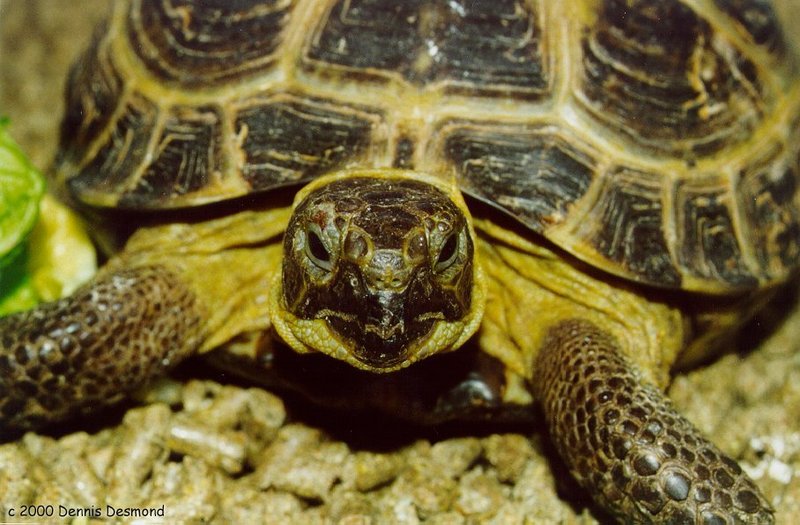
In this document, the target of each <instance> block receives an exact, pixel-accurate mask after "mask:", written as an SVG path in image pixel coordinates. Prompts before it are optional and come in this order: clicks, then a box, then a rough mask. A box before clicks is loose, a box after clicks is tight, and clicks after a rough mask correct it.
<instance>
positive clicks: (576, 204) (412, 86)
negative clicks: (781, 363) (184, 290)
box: [56, 0, 800, 292]
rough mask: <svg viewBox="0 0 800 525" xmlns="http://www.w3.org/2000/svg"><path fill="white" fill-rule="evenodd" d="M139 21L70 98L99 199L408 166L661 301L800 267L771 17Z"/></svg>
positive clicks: (488, 9)
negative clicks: (455, 184) (660, 295)
mask: <svg viewBox="0 0 800 525" xmlns="http://www.w3.org/2000/svg"><path fill="white" fill-rule="evenodd" d="M119 5H120V6H122V7H118V8H117V10H116V11H115V17H114V19H113V20H112V21H111V22H110V24H109V27H110V28H111V29H110V30H109V31H110V32H109V33H107V36H103V34H102V33H101V34H99V35H98V36H97V37H96V38H95V44H94V46H93V49H92V50H90V51H89V53H88V54H87V55H86V56H85V57H84V58H83V59H82V60H81V61H80V62H79V63H78V64H77V65H76V67H75V69H74V70H73V73H72V77H71V80H70V88H69V97H68V106H69V107H68V113H67V118H66V120H65V124H64V127H63V133H62V152H61V154H60V156H59V158H58V160H57V163H56V170H57V173H58V175H57V176H58V177H59V180H61V181H64V182H65V184H66V185H67V187H68V188H69V190H70V191H71V193H72V194H73V196H74V197H75V198H76V199H77V200H78V201H82V202H85V203H87V204H91V205H96V206H121V207H127V208H137V209H163V208H173V207H186V206H195V205H198V204H203V203H206V202H213V201H218V200H224V199H230V198H234V197H238V196H241V195H244V194H247V193H253V192H262V191H268V190H270V189H272V188H275V187H281V186H285V185H287V184H294V183H301V182H305V181H308V180H311V179H313V178H315V177H317V176H320V175H322V174H324V173H327V172H330V171H334V170H338V169H342V168H351V167H353V168H356V167H358V168H375V167H387V166H397V167H403V168H408V169H418V170H421V171H426V172H429V173H431V174H433V175H439V176H442V177H447V176H450V175H451V174H452V173H455V175H456V177H457V178H458V181H459V183H460V184H461V186H462V188H463V189H464V191H465V192H467V193H469V194H471V195H473V196H476V197H478V198H480V199H482V200H484V201H487V202H489V203H490V204H492V205H494V206H496V207H498V208H500V209H501V210H503V211H505V212H507V213H508V214H510V215H511V216H513V217H515V218H516V219H518V220H519V221H521V222H522V223H523V224H525V225H526V226H527V227H529V228H531V229H532V230H534V231H536V232H538V233H540V234H542V235H544V236H545V237H547V238H548V239H549V240H551V241H552V242H554V243H555V244H557V245H559V246H561V247H562V248H564V249H565V250H567V251H569V252H572V253H574V254H575V255H577V256H578V257H579V258H582V259H584V260H586V261H588V262H589V263H591V264H593V265H596V266H599V267H600V268H602V269H604V270H606V271H609V272H611V273H615V274H617V275H621V276H623V277H625V278H628V279H633V280H636V281H639V282H644V283H648V284H653V285H657V286H663V287H668V288H685V289H690V290H698V291H704V292H730V291H733V290H746V289H751V288H753V287H756V286H760V285H765V284H771V283H774V282H778V281H780V280H782V279H785V278H786V276H787V275H788V274H790V273H791V272H792V271H793V270H794V269H795V268H796V266H797V264H798V261H800V258H798V257H797V256H796V254H797V253H798V251H800V211H799V210H798V198H800V197H798V195H797V179H798V177H800V173H798V163H799V162H800V160H799V159H798V144H800V133H798V131H797V130H798V128H799V127H800V126H798V122H800V101H798V98H799V95H798V94H799V93H800V87H798V73H797V71H798V69H797V57H796V56H794V55H793V54H792V53H793V49H792V48H791V47H790V46H789V45H787V43H786V42H785V38H784V36H783V34H782V33H781V31H780V30H779V27H780V26H779V23H778V22H779V21H778V18H777V16H776V14H775V13H774V12H773V10H772V7H771V6H770V4H769V3H767V2H764V1H762V0H749V1H748V0H727V1H724V0H716V2H714V3H707V4H703V6H702V9H701V8H700V7H698V8H697V9H698V11H695V10H694V8H692V7H690V6H689V5H688V4H687V3H683V2H681V1H678V0H666V1H664V0H658V1H656V0H627V1H625V0H607V1H605V2H598V3H597V5H596V9H595V7H591V6H594V5H595V4H594V3H586V5H583V4H576V5H575V6H574V10H573V9H566V8H564V7H559V6H558V5H555V4H554V3H551V2H521V1H512V0H504V1H502V2H489V1H478V2H473V1H470V2H466V1H460V0H454V1H451V2H444V3H443V2H437V1H433V0H414V1H412V2H401V3H398V2H390V1H388V0H349V1H343V0H339V1H334V0H331V1H328V2H309V3H307V4H300V5H302V6H307V7H304V8H303V9H299V8H296V6H295V5H294V4H293V3H291V2H288V1H274V2H249V1H237V2H210V3H205V4H204V5H203V6H202V7H194V6H192V5H189V3H187V2H184V1H178V0H174V1H172V0H137V1H132V2H131V3H130V6H128V7H125V4H123V3H120V4H119ZM592 10H594V11H592ZM576 13H579V14H576ZM570 17H572V18H570ZM145 22H146V23H145ZM241 34H252V35H257V36H254V37H252V39H251V40H248V41H246V42H244V41H241V36H240V35H241ZM258 49H261V50H262V51H257V50H258ZM120 50H127V51H125V52H123V51H120ZM562 64H569V65H570V67H566V68H564V67H554V66H555V65H562ZM164 93H169V96H168V97H165V96H164ZM173 99H174V100H173ZM509 101H513V103H509Z"/></svg>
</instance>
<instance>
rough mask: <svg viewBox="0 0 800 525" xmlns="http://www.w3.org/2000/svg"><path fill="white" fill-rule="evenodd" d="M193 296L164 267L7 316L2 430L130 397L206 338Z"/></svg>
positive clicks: (2, 335)
mask: <svg viewBox="0 0 800 525" xmlns="http://www.w3.org/2000/svg"><path fill="white" fill-rule="evenodd" d="M200 319H201V314H200V313H199V312H198V311H197V307H196V302H195V298H194V296H193V294H192V293H191V292H190V291H189V290H188V289H187V288H186V287H185V286H184V285H183V284H182V283H181V281H180V280H179V279H178V278H177V277H176V276H175V275H174V274H173V273H171V272H169V271H168V270H166V269H165V268H164V267H161V266H149V267H142V268H133V269H125V270H120V271H118V272H115V273H111V274H106V275H104V276H102V277H99V278H98V279H97V280H95V281H94V282H92V283H90V284H89V285H87V286H85V287H83V288H82V289H80V290H78V291H77V292H76V293H75V294H73V295H72V296H70V297H68V298H65V299H62V300H60V301H56V302H52V303H48V304H45V305H43V306H41V307H39V308H37V309H35V310H31V311H27V312H21V313H18V314H15V315H11V316H8V317H4V318H2V319H0V429H3V430H4V431H19V430H26V429H31V428H36V427H39V426H42V425H43V424H44V423H47V422H52V421H59V420H64V419H67V418H69V417H70V416H73V415H77V414H82V413H87V412H89V411H92V410H96V409H97V408H99V407H101V406H104V405H108V404H112V403H115V402H117V401H119V400H121V399H123V398H124V397H125V396H126V395H127V394H128V393H130V392H131V390H134V389H136V388H137V387H140V386H141V385H142V384H143V383H144V382H146V381H147V379H149V378H152V377H154V376H157V375H159V374H160V373H162V372H163V371H164V370H166V369H168V368H170V367H172V366H174V365H175V364H176V363H178V362H180V360H181V359H183V358H184V357H186V356H187V355H189V354H191V353H192V352H193V351H194V350H195V349H196V348H197V346H198V345H199V343H200V341H201V335H202V334H201V333H202V328H201V323H200Z"/></svg>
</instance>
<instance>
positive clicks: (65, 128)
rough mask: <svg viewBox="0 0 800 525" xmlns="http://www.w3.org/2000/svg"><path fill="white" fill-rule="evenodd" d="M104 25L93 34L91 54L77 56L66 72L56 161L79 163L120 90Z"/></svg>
mask: <svg viewBox="0 0 800 525" xmlns="http://www.w3.org/2000/svg"><path fill="white" fill-rule="evenodd" d="M106 31H107V24H101V25H100V26H99V27H98V30H97V31H96V32H95V34H94V37H93V41H92V47H93V48H94V49H96V52H95V53H87V54H84V55H83V56H81V57H80V59H79V60H78V61H77V62H76V63H75V65H74V66H73V67H72V69H71V70H70V73H69V78H68V80H67V93H66V113H65V115H64V119H63V120H62V122H61V142H60V145H59V146H60V147H59V152H58V155H59V159H58V162H63V163H72V164H79V163H80V162H81V160H82V159H83V157H84V156H85V155H86V150H87V149H88V148H89V146H90V145H91V143H92V141H93V140H94V139H95V138H96V137H97V136H98V135H100V134H101V133H102V132H103V131H104V129H105V128H106V127H107V126H108V125H109V123H110V122H111V121H112V118H113V115H114V111H115V110H116V108H117V105H118V104H119V100H120V97H121V95H122V89H123V87H124V84H123V80H122V78H121V76H120V73H119V71H118V70H117V69H116V66H115V65H114V63H113V61H112V60H111V56H110V50H109V47H108V45H107V43H106V42H105V41H104V40H105V38H104V37H105V33H106Z"/></svg>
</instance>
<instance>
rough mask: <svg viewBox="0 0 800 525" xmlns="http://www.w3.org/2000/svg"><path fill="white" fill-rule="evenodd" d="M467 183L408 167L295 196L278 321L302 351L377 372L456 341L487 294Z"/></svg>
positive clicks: (326, 181)
mask: <svg viewBox="0 0 800 525" xmlns="http://www.w3.org/2000/svg"><path fill="white" fill-rule="evenodd" d="M473 235H474V234H473V230H472V226H471V219H470V216H469V212H468V210H467V207H466V205H465V204H464V201H463V200H462V198H461V195H460V193H459V192H458V190H457V189H455V188H450V187H448V186H447V185H445V184H443V183H442V182H440V181H438V180H437V179H433V178H431V177H428V176H425V175H421V174H419V173H415V172H409V171H401V170H389V169H385V170H371V171H348V172H342V173H337V174H333V175H330V176H327V177H324V178H322V179H319V180H317V181H315V182H313V183H311V184H310V185H309V186H307V187H306V188H304V189H303V190H302V191H301V192H300V193H299V194H298V196H297V198H296V200H295V206H294V210H293V213H292V216H291V219H290V221H289V224H288V226H287V230H286V234H285V236H284V244H283V267H282V272H281V276H280V282H279V284H278V285H277V286H275V287H274V290H275V292H274V293H273V308H272V311H273V312H274V314H273V323H274V325H275V327H276V329H277V330H278V333H279V334H280V335H281V337H282V338H283V339H284V340H285V341H286V342H287V343H289V344H290V345H291V346H292V347H293V348H294V349H295V350H297V351H299V352H309V351H319V352H323V353H325V354H328V355H330V356H332V357H335V358H338V359H341V360H343V361H346V362H348V363H350V364H352V365H354V366H356V367H358V368H361V369H364V370H369V371H373V372H388V371H392V370H397V369H399V368H403V367H405V366H408V365H409V364H411V363H413V362H415V361H418V360H420V359H422V358H424V357H427V356H430V355H433V354H435V353H439V352H444V351H448V350H452V349H455V348H457V347H459V346H460V345H461V344H463V343H464V341H466V340H467V339H468V338H469V337H470V336H471V335H472V334H473V333H474V332H475V330H476V329H477V327H478V324H479V323H480V319H481V316H482V313H483V302H484V298H483V297H484V293H483V290H482V280H481V279H480V275H479V273H478V272H479V270H478V268H477V265H476V264H475V260H474V252H475V245H474V241H473Z"/></svg>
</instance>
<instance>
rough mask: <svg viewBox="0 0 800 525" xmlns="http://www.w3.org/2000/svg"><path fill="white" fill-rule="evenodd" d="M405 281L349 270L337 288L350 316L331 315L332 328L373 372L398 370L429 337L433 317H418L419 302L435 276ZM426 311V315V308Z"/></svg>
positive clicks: (408, 276)
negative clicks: (420, 340) (418, 344)
mask: <svg viewBox="0 0 800 525" xmlns="http://www.w3.org/2000/svg"><path fill="white" fill-rule="evenodd" d="M415 270H416V271H413V272H405V275H404V276H403V277H404V278H400V277H397V274H396V273H395V274H394V275H395V277H394V278H386V273H385V272H384V273H381V274H380V278H377V276H378V274H377V273H376V274H371V272H361V271H359V270H358V268H356V267H355V266H354V267H353V268H349V269H344V271H342V272H341V273H340V275H339V278H338V279H336V281H337V282H336V283H335V284H334V286H333V287H334V289H335V290H336V297H337V298H339V300H340V301H341V302H340V304H341V306H340V307H339V310H340V311H341V312H343V313H345V314H346V315H329V316H326V320H327V322H328V324H329V326H330V327H331V328H332V329H333V330H334V331H335V332H336V333H338V334H339V335H340V336H341V337H342V338H343V339H346V340H347V341H348V342H349V345H348V346H349V347H350V351H351V353H352V355H353V357H355V358H356V359H357V360H358V361H361V362H362V363H364V364H365V365H368V366H369V367H370V368H373V369H382V368H396V367H397V365H398V364H400V363H402V362H403V361H404V360H405V359H406V358H407V357H408V354H409V353H410V352H411V351H412V350H413V349H414V347H415V344H414V343H415V341H417V340H418V339H420V338H423V337H424V336H425V335H427V334H428V333H429V332H430V331H431V329H432V328H433V324H434V317H435V316H434V315H431V314H428V315H422V316H420V315H419V312H420V307H421V306H423V305H421V304H420V303H419V301H418V300H417V301H415V300H414V298H415V297H418V296H419V293H418V292H419V290H420V289H423V288H427V289H429V288H430V284H429V283H427V284H426V283H425V280H426V279H429V278H430V277H429V276H427V275H426V272H425V271H421V270H420V269H419V268H417V269H415ZM422 310H427V309H426V308H422Z"/></svg>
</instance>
